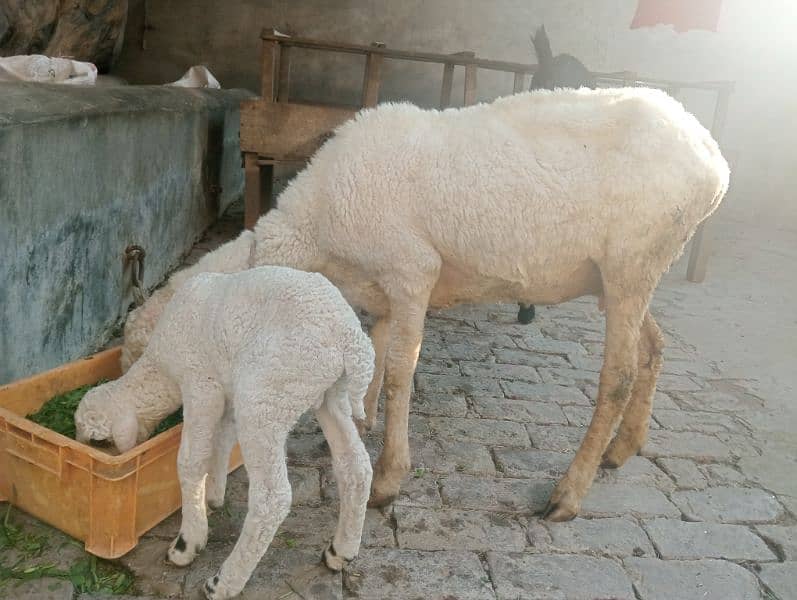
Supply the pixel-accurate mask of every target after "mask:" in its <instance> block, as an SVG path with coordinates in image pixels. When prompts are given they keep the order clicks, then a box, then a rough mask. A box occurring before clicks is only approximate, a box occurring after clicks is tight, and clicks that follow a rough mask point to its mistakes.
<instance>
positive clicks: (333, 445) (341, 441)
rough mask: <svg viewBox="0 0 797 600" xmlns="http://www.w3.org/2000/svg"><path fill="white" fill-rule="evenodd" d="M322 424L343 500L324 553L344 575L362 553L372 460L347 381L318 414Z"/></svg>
mask: <svg viewBox="0 0 797 600" xmlns="http://www.w3.org/2000/svg"><path fill="white" fill-rule="evenodd" d="M316 416H317V418H318V422H319V424H320V425H321V429H323V431H324V435H325V436H326V438H327V440H328V441H329V448H330V451H331V452H332V470H333V471H334V473H335V481H336V482H337V486H338V496H339V497H340V514H339V517H338V527H337V530H336V531H335V537H334V538H333V540H332V543H331V544H330V545H329V546H328V547H327V549H326V550H325V551H324V563H325V564H326V565H327V567H329V568H330V569H332V570H333V571H340V570H341V569H342V568H343V567H344V565H345V563H346V561H348V560H351V559H353V558H354V557H356V556H357V553H358V552H359V550H360V540H361V538H362V531H363V523H364V521H365V509H366V503H367V502H368V492H369V490H370V488H371V460H370V458H369V457H368V453H367V452H366V451H365V446H364V445H363V442H362V440H361V439H360V436H359V435H358V434H357V429H356V428H355V426H354V423H353V422H352V420H351V408H350V407H349V398H348V394H347V392H346V388H345V385H344V382H343V381H339V382H338V383H336V384H335V385H334V386H333V387H332V388H331V389H330V390H328V391H327V393H326V394H325V399H324V403H323V404H322V405H321V407H320V408H319V409H318V410H317V411H316Z"/></svg>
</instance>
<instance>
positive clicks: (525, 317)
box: [517, 303, 536, 325]
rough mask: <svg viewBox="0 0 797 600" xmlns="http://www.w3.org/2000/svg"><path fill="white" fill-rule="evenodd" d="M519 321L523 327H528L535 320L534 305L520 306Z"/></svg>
mask: <svg viewBox="0 0 797 600" xmlns="http://www.w3.org/2000/svg"><path fill="white" fill-rule="evenodd" d="M518 307H519V308H518V311H517V320H518V322H520V323H522V324H523V325H528V324H529V323H531V322H532V321H533V320H534V314H535V312H536V311H535V309H534V305H533V304H522V303H521V304H518Z"/></svg>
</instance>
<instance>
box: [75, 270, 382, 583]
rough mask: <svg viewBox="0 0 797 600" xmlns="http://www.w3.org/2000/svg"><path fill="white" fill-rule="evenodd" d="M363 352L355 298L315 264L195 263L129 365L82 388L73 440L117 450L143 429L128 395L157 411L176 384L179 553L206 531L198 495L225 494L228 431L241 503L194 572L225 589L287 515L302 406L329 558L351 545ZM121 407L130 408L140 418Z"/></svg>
mask: <svg viewBox="0 0 797 600" xmlns="http://www.w3.org/2000/svg"><path fill="white" fill-rule="evenodd" d="M373 361H374V351H373V348H372V346H371V343H370V341H369V340H368V337H367V336H366V335H365V333H364V332H363V331H362V328H361V326H360V322H359V320H358V319H357V316H356V315H355V313H354V311H353V310H352V309H351V307H350V306H349V305H348V304H347V303H346V301H345V300H344V299H343V297H342V296H341V294H340V292H339V291H338V290H337V289H336V288H335V287H334V286H333V285H332V284H331V283H330V282H329V281H327V280H326V279H325V278H324V277H322V276H321V275H319V274H316V273H305V272H301V271H296V270H293V269H288V268H284V267H261V268H256V269H251V270H248V271H244V272H242V273H236V274H212V273H206V274H200V275H197V276H195V277H192V278H190V279H188V280H187V281H186V282H184V284H183V285H182V286H181V287H180V288H179V290H177V291H176V293H175V294H174V296H173V298H172V299H171V300H170V301H169V302H168V303H167V304H166V307H165V310H164V312H163V318H162V319H160V320H159V321H158V324H157V326H156V327H155V329H154V331H153V333H152V336H151V340H150V343H149V345H148V346H147V347H146V349H145V350H144V353H143V355H142V356H141V358H139V359H138V360H137V361H136V362H135V364H134V365H133V366H132V367H131V368H130V370H129V371H128V372H127V373H125V374H124V375H123V376H122V377H121V378H120V379H118V380H116V381H113V382H110V383H108V384H105V385H103V386H100V387H97V388H95V389H93V390H91V391H89V393H88V394H86V396H85V397H84V399H83V401H82V402H81V404H80V406H79V407H78V410H77V412H76V414H75V423H76V425H77V429H78V435H79V438H80V439H82V440H88V439H106V438H108V437H113V439H114V440H115V441H116V444H117V445H118V446H119V447H120V450H121V449H125V448H127V447H130V446H132V445H133V444H135V442H136V439H138V440H140V439H141V435H140V431H141V425H140V422H141V419H142V412H141V403H140V402H138V401H137V398H138V397H146V398H149V399H150V400H151V405H150V408H151V407H152V405H158V406H160V408H156V409H154V410H155V412H159V413H160V414H164V413H165V414H168V412H169V411H171V410H173V407H174V406H175V404H176V405H178V406H179V403H180V396H182V403H183V415H184V422H183V433H182V438H181V442H180V450H179V454H178V462H177V466H178V473H179V477H180V488H181V492H182V501H183V519H182V523H181V526H180V533H179V535H178V536H177V538H176V539H175V540H174V542H173V543H172V544H171V546H170V548H169V551H168V558H169V560H171V562H173V563H174V564H176V565H180V566H182V565H187V564H189V563H190V562H191V561H192V560H193V559H194V558H195V557H196V555H197V553H198V552H199V551H200V550H201V549H202V548H203V547H204V546H205V543H206V542H207V535H208V524H207V515H206V509H205V503H206V501H207V503H208V504H209V505H210V506H211V507H219V506H221V505H222V503H223V501H224V487H225V483H226V477H227V465H228V461H229V456H230V450H231V449H232V446H233V445H234V443H235V439H236V437H237V440H238V442H239V444H240V447H241V453H242V455H243V459H244V464H245V465H246V470H247V474H248V477H249V506H248V512H247V515H246V519H245V521H244V524H243V528H242V531H241V536H240V538H239V539H238V542H237V544H236V545H235V548H234V549H233V551H232V553H231V554H230V556H229V557H228V558H227V560H226V561H224V564H223V565H222V566H221V569H220V571H219V573H218V574H217V575H216V576H214V577H211V578H210V579H208V581H207V582H206V584H205V593H206V595H207V596H208V598H229V597H232V596H234V595H236V594H238V593H239V592H240V591H241V590H242V589H243V587H244V585H245V584H246V582H247V581H248V579H249V577H250V576H251V574H252V571H253V570H254V568H255V566H256V565H257V563H258V562H259V560H260V558H261V557H262V556H263V554H264V553H265V552H266V550H267V548H268V546H269V544H270V543H271V540H272V539H273V537H274V534H275V532H276V531H277V528H278V527H279V525H280V523H281V522H282V521H283V519H284V518H285V517H286V516H287V514H288V511H289V509H290V506H291V486H290V483H289V482H288V473H287V469H286V465H285V443H286V439H287V436H288V433H289V432H290V430H291V429H292V428H293V426H294V425H295V424H296V421H297V420H298V419H299V417H300V416H301V415H302V414H303V413H304V412H305V411H307V410H308V409H311V408H312V409H314V410H315V414H316V416H317V418H318V422H319V424H320V425H321V428H322V430H323V431H324V435H325V436H326V439H327V441H328V443H329V447H330V451H331V453H332V467H333V471H334V473H335V479H336V481H337V484H338V488H339V493H340V516H339V520H338V525H337V530H336V532H335V535H334V538H333V540H332V542H331V543H330V544H329V546H328V547H327V549H326V550H325V551H324V561H325V563H326V564H327V566H328V567H330V568H331V569H335V570H340V569H342V568H343V566H344V563H345V561H347V560H350V559H352V558H354V557H355V556H356V554H357V552H358V550H359V547H360V538H361V535H362V529H363V521H364V518H365V508H366V501H367V499H368V491H369V489H370V485H371V464H370V461H369V457H368V454H367V453H366V451H365V447H364V446H363V443H362V440H361V439H360V437H359V434H358V432H357V429H356V428H355V426H354V422H353V420H352V417H357V418H363V417H364V411H363V402H362V400H363V396H364V395H365V392H366V389H367V388H368V385H369V383H370V381H371V378H372V376H373ZM167 405H168V406H167ZM126 407H127V408H126ZM129 407H135V409H136V410H138V411H139V413H138V417H139V419H138V420H137V419H136V418H135V415H133V413H134V412H135V411H134V410H132V409H130V408H129ZM144 412H146V411H144ZM149 416H150V415H147V418H149ZM144 420H146V419H144ZM150 420H151V419H150ZM148 422H149V421H148ZM145 429H147V430H148V431H149V428H148V427H146V428H145ZM206 476H207V480H208V481H207V485H206V481H205V479H206ZM206 488H207V489H206Z"/></svg>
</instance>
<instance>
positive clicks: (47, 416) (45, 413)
mask: <svg viewBox="0 0 797 600" xmlns="http://www.w3.org/2000/svg"><path fill="white" fill-rule="evenodd" d="M106 381H107V380H102V381H98V382H97V383H94V384H91V385H84V386H83V387H79V388H77V389H75V390H72V391H71V392H67V393H65V394H60V395H58V396H54V397H53V398H51V399H50V400H48V401H47V402H45V403H44V404H42V406H41V408H40V409H39V410H38V411H36V412H35V413H31V414H29V415H28V416H27V418H28V419H30V420H31V421H33V422H34V423H38V424H39V425H41V426H42V427H46V428H47V429H50V430H52V431H55V432H56V433H60V434H61V435H65V436H66V437H68V438H71V439H73V440H74V439H75V434H76V432H75V411H76V410H77V407H78V404H80V401H81V400H82V399H83V396H85V395H86V393H87V392H88V391H89V390H90V389H91V388H93V387H96V386H98V385H100V384H103V383H105V382H106ZM182 422H183V409H182V407H180V408H179V409H177V410H176V411H175V412H173V413H172V414H170V415H169V416H168V417H166V418H165V419H164V420H163V421H161V422H160V423H159V424H158V426H157V427H156V428H155V431H154V432H153V433H152V435H151V436H150V437H151V438H152V437H155V436H156V435H158V434H159V433H163V432H164V431H166V430H168V429H171V428H172V427H174V426H175V425H177V424H178V423H182Z"/></svg>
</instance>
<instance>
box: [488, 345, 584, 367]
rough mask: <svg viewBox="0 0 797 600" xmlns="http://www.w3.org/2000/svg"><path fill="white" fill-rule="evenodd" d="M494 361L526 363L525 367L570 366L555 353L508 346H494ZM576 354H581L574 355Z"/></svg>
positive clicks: (513, 363)
mask: <svg viewBox="0 0 797 600" xmlns="http://www.w3.org/2000/svg"><path fill="white" fill-rule="evenodd" d="M493 354H494V355H495V360H496V362H499V363H506V364H510V365H526V366H527V367H552V368H565V369H567V368H570V364H569V363H568V361H566V360H565V359H564V358H562V357H561V356H557V355H556V354H544V353H542V352H540V353H537V352H529V351H527V350H512V349H508V348H496V349H495V350H493ZM576 356H581V355H580V354H579V355H576Z"/></svg>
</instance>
